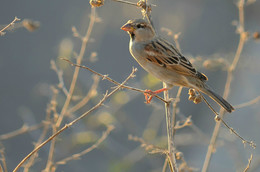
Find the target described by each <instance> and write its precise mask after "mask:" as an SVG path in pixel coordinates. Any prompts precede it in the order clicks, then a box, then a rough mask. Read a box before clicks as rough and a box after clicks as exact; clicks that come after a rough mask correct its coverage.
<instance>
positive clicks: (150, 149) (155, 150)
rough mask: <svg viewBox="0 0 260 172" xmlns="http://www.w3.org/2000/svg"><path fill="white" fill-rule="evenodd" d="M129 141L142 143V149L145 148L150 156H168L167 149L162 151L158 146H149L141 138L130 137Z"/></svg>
mask: <svg viewBox="0 0 260 172" xmlns="http://www.w3.org/2000/svg"><path fill="white" fill-rule="evenodd" d="M128 140H132V141H135V142H139V143H141V147H142V148H144V149H145V150H146V151H148V152H149V153H150V154H156V153H160V154H166V155H167V154H168V151H167V150H166V149H162V148H160V147H158V146H155V145H152V144H149V143H147V142H146V141H144V139H142V138H140V137H136V136H132V135H128Z"/></svg>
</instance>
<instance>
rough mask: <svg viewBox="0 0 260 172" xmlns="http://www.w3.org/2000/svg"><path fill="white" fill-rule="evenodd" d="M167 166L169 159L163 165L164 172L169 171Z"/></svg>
mask: <svg viewBox="0 0 260 172" xmlns="http://www.w3.org/2000/svg"><path fill="white" fill-rule="evenodd" d="M167 164H168V158H167V157H165V160H164V163H163V168H162V172H166V169H167Z"/></svg>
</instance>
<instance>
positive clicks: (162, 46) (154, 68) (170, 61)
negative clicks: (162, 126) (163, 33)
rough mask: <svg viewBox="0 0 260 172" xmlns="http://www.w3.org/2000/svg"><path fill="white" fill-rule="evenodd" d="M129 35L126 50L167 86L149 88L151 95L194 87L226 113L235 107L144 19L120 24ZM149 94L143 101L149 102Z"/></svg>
mask: <svg viewBox="0 0 260 172" xmlns="http://www.w3.org/2000/svg"><path fill="white" fill-rule="evenodd" d="M121 29H122V30H124V31H126V32H127V33H128V34H129V35H130V43H129V51H130V53H131V55H132V56H133V58H134V59H135V60H136V61H137V62H138V63H139V65H140V66H141V67H142V68H144V69H145V70H146V71H147V72H148V73H150V74H152V75H153V76H155V77H157V78H158V79H160V80H161V81H163V82H165V83H166V84H167V88H163V89H160V90H157V91H154V92H153V91H150V90H148V91H147V93H148V94H150V95H154V94H158V93H160V92H163V91H165V90H168V89H171V88H172V87H173V86H182V87H187V88H192V89H195V90H197V91H199V92H202V93H204V94H206V95H208V96H209V97H210V98H212V99H213V100H214V101H215V102H217V103H218V104H219V105H220V106H221V107H223V108H224V109H225V110H226V111H227V112H229V113H231V112H232V111H233V110H234V108H233V107H232V105H230V104H229V103H228V102H227V101H226V100H225V99H223V98H222V97H221V96H219V95H218V94H216V93H215V92H214V91H213V90H212V89H211V88H210V87H209V86H208V85H207V84H206V81H207V80H208V78H207V76H206V75H204V74H203V73H201V72H199V71H197V70H196V69H195V68H194V67H193V65H192V64H191V63H190V61H189V60H188V59H187V58H186V57H184V56H183V55H182V54H181V53H180V51H179V50H178V49H177V48H175V47H174V45H173V44H171V43H170V42H168V41H167V40H165V39H163V38H161V37H160V36H158V35H157V34H156V32H155V30H154V28H153V26H152V25H151V24H150V23H149V22H147V21H145V20H144V19H134V20H129V21H128V22H127V23H126V24H125V25H123V26H122V27H121ZM151 98H152V96H151V97H150V98H149V100H148V99H147V95H146V100H147V103H149V101H151Z"/></svg>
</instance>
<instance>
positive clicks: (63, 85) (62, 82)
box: [51, 60, 69, 96]
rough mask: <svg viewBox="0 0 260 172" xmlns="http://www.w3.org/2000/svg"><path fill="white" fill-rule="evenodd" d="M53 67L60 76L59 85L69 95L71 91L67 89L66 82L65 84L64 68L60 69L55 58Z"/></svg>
mask: <svg viewBox="0 0 260 172" xmlns="http://www.w3.org/2000/svg"><path fill="white" fill-rule="evenodd" d="M51 69H52V70H54V71H55V72H56V74H57V76H58V79H59V84H58V87H59V88H61V90H62V91H63V92H64V94H65V95H66V96H68V94H69V91H68V90H67V88H66V87H65V84H64V80H63V72H62V70H59V69H58V67H57V65H56V63H55V61H54V60H51Z"/></svg>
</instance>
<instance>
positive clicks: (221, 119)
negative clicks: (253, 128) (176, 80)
mask: <svg viewBox="0 0 260 172" xmlns="http://www.w3.org/2000/svg"><path fill="white" fill-rule="evenodd" d="M199 94H200V95H201V97H202V99H203V100H204V102H205V103H206V104H207V105H208V107H209V108H210V109H211V111H212V112H214V114H215V120H216V122H217V123H220V122H219V121H221V122H222V123H223V124H224V125H225V126H226V127H227V128H228V129H229V131H230V132H231V134H232V133H233V134H235V135H236V136H237V137H238V138H240V140H242V143H243V144H248V145H249V146H251V147H252V148H254V149H255V148H256V144H255V143H254V142H253V141H248V140H246V139H244V138H243V137H242V136H240V135H239V134H238V132H236V130H234V129H233V128H231V127H230V126H229V125H228V124H227V123H226V122H225V121H224V120H223V117H221V116H220V115H219V114H218V112H216V111H215V110H214V108H213V107H212V106H211V105H210V104H209V102H208V101H207V100H206V99H205V97H204V96H203V95H202V94H201V93H200V92H199Z"/></svg>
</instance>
